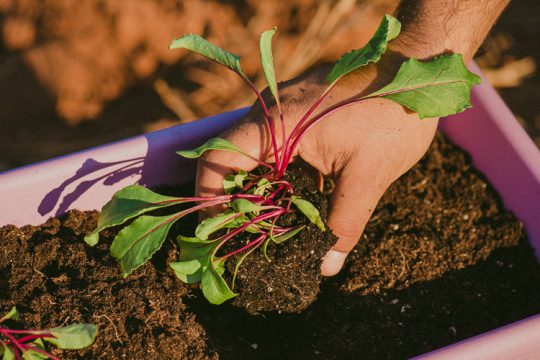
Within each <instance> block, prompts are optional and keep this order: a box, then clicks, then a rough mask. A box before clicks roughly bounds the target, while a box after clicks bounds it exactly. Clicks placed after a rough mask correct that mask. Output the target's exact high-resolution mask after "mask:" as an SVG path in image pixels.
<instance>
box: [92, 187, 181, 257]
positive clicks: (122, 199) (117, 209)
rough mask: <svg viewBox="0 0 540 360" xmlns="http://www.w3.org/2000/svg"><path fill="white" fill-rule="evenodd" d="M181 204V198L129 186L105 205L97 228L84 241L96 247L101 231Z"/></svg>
mask: <svg viewBox="0 0 540 360" xmlns="http://www.w3.org/2000/svg"><path fill="white" fill-rule="evenodd" d="M175 200H178V201H175ZM180 202H182V200H181V199H179V198H174V197H169V196H163V195H159V194H157V193H155V192H153V191H151V190H148V189H147V188H145V187H144V186H140V185H130V186H127V187H125V188H123V189H122V190H120V191H118V192H116V193H115V194H114V195H113V197H112V199H111V200H110V201H109V202H108V203H107V204H105V206H104V207H103V209H102V210H101V214H100V215H99V220H98V226H97V228H96V229H95V230H94V231H93V232H91V233H90V234H88V235H87V236H85V238H84V241H86V243H87V244H88V245H90V246H94V245H96V244H97V243H98V241H99V232H100V231H102V230H104V229H106V228H109V227H112V226H116V225H120V224H123V223H124V222H126V221H127V220H129V219H132V218H134V217H136V216H138V215H140V214H143V213H145V212H148V211H151V210H155V209H160V208H164V207H167V206H172V205H176V204H178V203H180Z"/></svg>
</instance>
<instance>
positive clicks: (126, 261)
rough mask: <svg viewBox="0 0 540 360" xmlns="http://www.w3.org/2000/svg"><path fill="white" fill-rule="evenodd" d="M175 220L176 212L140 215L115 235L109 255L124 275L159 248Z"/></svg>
mask: <svg viewBox="0 0 540 360" xmlns="http://www.w3.org/2000/svg"><path fill="white" fill-rule="evenodd" d="M176 220H178V214H173V215H167V216H159V217H154V216H141V217H140V218H138V219H137V220H135V221H134V222H132V223H131V224H130V225H128V226H126V227H125V228H123V229H122V230H121V231H120V232H119V233H118V235H116V237H115V238H114V240H113V242H112V244H111V255H112V256H113V257H114V258H116V259H117V260H118V263H119V264H120V268H121V269H122V275H124V277H126V276H128V275H129V274H131V272H132V271H133V270H135V269H136V268H138V267H139V266H141V265H143V264H144V263H145V262H146V261H148V260H149V259H150V258H151V257H152V255H154V253H155V252H156V251H158V250H159V248H161V245H162V244H163V242H164V241H165V239H166V237H167V233H168V232H169V229H170V228H171V226H172V225H173V224H174V222H175V221H176Z"/></svg>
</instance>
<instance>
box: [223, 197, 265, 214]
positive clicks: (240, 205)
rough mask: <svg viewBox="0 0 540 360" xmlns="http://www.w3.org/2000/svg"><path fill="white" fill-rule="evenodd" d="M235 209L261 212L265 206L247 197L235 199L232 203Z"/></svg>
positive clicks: (242, 211)
mask: <svg viewBox="0 0 540 360" xmlns="http://www.w3.org/2000/svg"><path fill="white" fill-rule="evenodd" d="M230 206H231V207H232V208H233V209H234V210H235V211H237V212H240V213H244V214H245V213H251V212H259V211H261V210H263V207H262V206H260V205H257V204H255V203H253V202H251V201H249V200H247V199H234V200H233V201H231V205H230Z"/></svg>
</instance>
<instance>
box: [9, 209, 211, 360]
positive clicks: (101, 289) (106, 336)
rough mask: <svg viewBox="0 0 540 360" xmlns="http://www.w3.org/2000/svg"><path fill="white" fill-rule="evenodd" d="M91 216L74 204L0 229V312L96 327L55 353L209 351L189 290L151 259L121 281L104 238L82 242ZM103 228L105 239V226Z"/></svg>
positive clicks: (33, 322)
mask: <svg viewBox="0 0 540 360" xmlns="http://www.w3.org/2000/svg"><path fill="white" fill-rule="evenodd" d="M97 215H98V213H97V212H86V213H82V212H80V211H76V210H75V211H70V212H69V213H68V214H66V215H65V216H63V217H62V218H61V219H56V218H54V219H50V220H49V221H47V222H46V223H45V224H43V225H41V226H38V227H31V226H25V227H23V228H20V229H19V228H16V227H14V226H10V225H8V226H5V227H3V228H2V229H1V230H0V242H1V244H2V248H1V249H2V250H1V251H0V311H1V312H2V314H3V313H4V312H5V310H7V309H8V308H10V307H11V306H17V309H18V310H19V312H20V313H21V317H22V320H23V321H22V322H21V323H20V326H21V327H24V328H34V329H43V328H49V327H55V326H61V325H68V324H70V323H73V322H84V323H93V324H96V325H97V326H98V327H99V334H98V336H97V338H96V341H95V344H94V345H93V346H92V347H89V348H87V349H84V350H81V351H60V350H55V351H53V354H55V355H57V356H59V357H60V358H62V359H64V358H66V359H74V358H80V359H120V358H126V359H134V358H144V359H178V358H182V359H201V358H208V357H214V354H213V352H212V351H210V350H209V349H208V345H207V342H206V335H205V331H204V329H203V327H202V326H201V325H200V324H199V323H198V322H197V320H196V317H195V316H194V314H193V313H192V312H190V311H188V310H187V307H186V304H185V303H184V298H186V297H187V296H188V295H189V290H188V289H187V287H186V286H185V285H184V284H183V283H182V282H180V281H178V280H176V278H175V276H174V274H172V273H171V272H170V271H167V272H165V271H163V269H162V268H161V267H160V266H159V265H158V264H156V265H149V266H145V267H144V268H143V269H141V270H140V271H137V273H136V274H135V275H134V276H130V277H129V278H127V279H124V278H122V275H121V273H120V271H119V268H118V266H117V264H116V261H115V260H114V259H113V258H112V257H111V256H110V255H109V251H108V248H109V243H110V241H107V240H105V241H102V242H101V243H100V244H98V245H97V246H96V247H94V248H90V247H89V246H87V245H86V244H85V243H84V242H83V237H84V234H86V233H88V232H90V231H92V230H93V229H94V228H95V226H96V224H97ZM104 233H105V236H104V238H105V239H109V240H111V239H112V237H113V234H112V233H111V232H106V231H105V232H104ZM162 255H165V256H167V251H164V252H163V254H162ZM171 255H172V256H174V255H175V254H171ZM170 260H173V258H170Z"/></svg>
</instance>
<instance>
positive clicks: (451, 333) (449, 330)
mask: <svg viewBox="0 0 540 360" xmlns="http://www.w3.org/2000/svg"><path fill="white" fill-rule="evenodd" d="M448 332H449V333H450V335H452V336H456V335H457V329H456V328H455V327H454V326H450V327H449V328H448Z"/></svg>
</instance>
